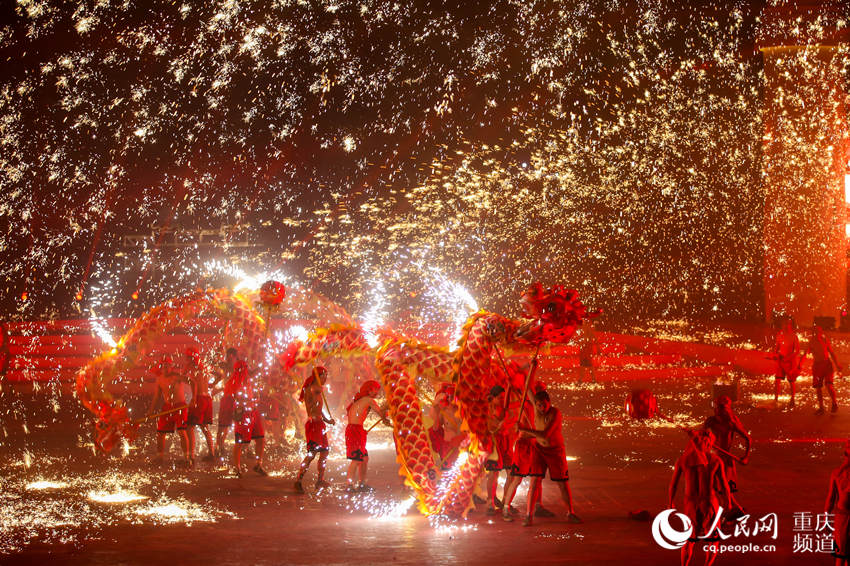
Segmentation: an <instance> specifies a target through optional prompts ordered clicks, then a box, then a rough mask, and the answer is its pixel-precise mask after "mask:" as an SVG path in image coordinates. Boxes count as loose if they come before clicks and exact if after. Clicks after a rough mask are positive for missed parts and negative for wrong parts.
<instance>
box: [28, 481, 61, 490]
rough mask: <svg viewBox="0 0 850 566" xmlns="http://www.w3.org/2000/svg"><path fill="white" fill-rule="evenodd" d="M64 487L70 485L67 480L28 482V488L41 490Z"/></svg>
mask: <svg viewBox="0 0 850 566" xmlns="http://www.w3.org/2000/svg"><path fill="white" fill-rule="evenodd" d="M64 487H68V484H67V483H65V482H56V481H48V480H39V481H34V482H31V483H28V484H27V485H26V489H27V490H34V491H40V490H44V489H62V488H64Z"/></svg>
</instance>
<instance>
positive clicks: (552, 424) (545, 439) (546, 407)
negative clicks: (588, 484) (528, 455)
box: [519, 389, 581, 526]
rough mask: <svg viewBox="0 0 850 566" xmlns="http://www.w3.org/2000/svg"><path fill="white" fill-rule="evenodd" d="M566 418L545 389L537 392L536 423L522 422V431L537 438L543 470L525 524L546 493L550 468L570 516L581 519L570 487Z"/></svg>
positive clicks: (575, 520)
mask: <svg viewBox="0 0 850 566" xmlns="http://www.w3.org/2000/svg"><path fill="white" fill-rule="evenodd" d="M562 426H563V418H562V417H561V411H560V410H558V409H557V408H555V407H553V406H552V401H551V400H550V398H549V392H548V391H546V390H545V389H542V390H540V391H538V392H537V393H535V394H534V427H533V428H532V427H523V426H520V427H519V430H520V432H525V433H528V434H531V435H532V436H533V437H534V438H535V439H536V440H537V451H538V453H539V454H540V465H541V467H540V473H539V474H536V475H534V476H533V477H532V480H531V486H530V487H529V493H530V496H529V500H528V514H527V515H526V517H525V520H524V521H523V523H522V524H523V525H524V526H530V525H531V524H532V515H533V511H534V508H535V505H536V504H537V502H538V501H540V498H541V495H542V482H543V477H544V476H545V475H546V470H547V469H548V470H549V479H550V480H552V481H553V482H555V483H556V484H557V485H558V489H559V490H560V492H561V500H562V501H563V502H564V505H566V506H567V510H568V512H569V514H568V515H567V520H568V521H569V522H571V523H581V519H579V517H578V515H576V514H575V512H574V511H573V494H572V491H571V490H570V472H569V470H568V469H567V452H566V448H565V447H564V434H563V432H562V430H561V428H562Z"/></svg>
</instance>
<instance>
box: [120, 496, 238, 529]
mask: <svg viewBox="0 0 850 566" xmlns="http://www.w3.org/2000/svg"><path fill="white" fill-rule="evenodd" d="M132 513H133V514H134V515H138V516H140V517H144V518H147V519H150V520H153V521H154V522H156V523H158V524H171V523H185V524H186V525H191V524H192V523H215V522H217V521H218V520H219V519H221V518H223V517H228V518H236V515H235V514H234V513H231V512H229V511H221V510H218V509H210V508H209V506H206V507H205V506H203V505H198V504H195V503H191V502H189V501H186V500H184V499H178V500H174V501H172V500H169V499H167V498H161V499H159V500H157V501H152V502H150V503H149V504H148V505H146V506H140V507H136V508H135V509H133V510H132Z"/></svg>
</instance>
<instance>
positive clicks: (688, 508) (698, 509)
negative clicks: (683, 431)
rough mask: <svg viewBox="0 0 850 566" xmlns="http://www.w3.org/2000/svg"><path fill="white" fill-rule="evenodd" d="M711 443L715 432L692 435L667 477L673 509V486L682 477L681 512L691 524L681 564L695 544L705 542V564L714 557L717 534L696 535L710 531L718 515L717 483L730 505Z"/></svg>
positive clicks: (688, 561) (729, 506)
mask: <svg viewBox="0 0 850 566" xmlns="http://www.w3.org/2000/svg"><path fill="white" fill-rule="evenodd" d="M712 446H714V433H712V432H711V431H710V430H704V431H700V432H699V433H697V434H695V435H693V436H692V437H691V440H690V442H688V447H687V448H685V451H684V453H683V454H682V455H681V456H680V457H679V459H678V460H677V461H676V467H675V468H674V469H673V477H672V479H671V480H670V490H669V496H668V508H670V509H675V501H676V490H677V488H678V486H679V480H680V479H681V478H682V476H684V477H685V495H684V513H685V515H687V516H688V518H689V519H690V520H691V524H692V525H693V527H694V532H693V536H692V537H691V538H689V539H688V541H687V542H686V543H685V545H684V546H683V547H682V566H688V564H690V562H691V558H693V554H694V544H695V543H696V542H698V541H703V542H705V543H706V547H705V548H706V552H705V564H706V566H711V564H713V563H714V559H715V558H716V557H717V539H716V538H713V537H711V538H698V537H706V536H708V535H709V532H708V531H709V529H711V527H712V524H713V522H714V520H715V518H716V517H717V513H718V511H719V507H720V499H718V497H717V495H718V493H717V492H716V491H715V488H716V487H718V486H719V487H720V488H721V490H722V492H721V493H722V494H723V495H724V496H725V497H724V502H725V504H726V508H727V509H728V508H731V506H732V501H731V494H730V492H729V486H728V483H727V481H726V474H725V473H724V471H723V462H722V461H721V460H720V458H719V457H718V456H717V455H716V454H714V453H713V452H712V451H711V448H712Z"/></svg>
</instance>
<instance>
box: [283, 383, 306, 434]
mask: <svg viewBox="0 0 850 566" xmlns="http://www.w3.org/2000/svg"><path fill="white" fill-rule="evenodd" d="M296 379H297V378H296V376H295V375H293V374H291V373H289V372H286V373H284V374H283V376H282V378H281V382H280V392H279V395H280V401H281V405H280V408H281V423H282V424H281V428H282V429H283V430H287V429H288V428H289V426H290V425H292V428H293V429H294V430H295V438H297V439H302V440H303V438H304V418H303V416H302V409H301V404H300V403H299V402H298V396H299V395H300V393H301V388H300V386H299V385H298V382H299V381H300V379H299V380H298V381H296Z"/></svg>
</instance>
